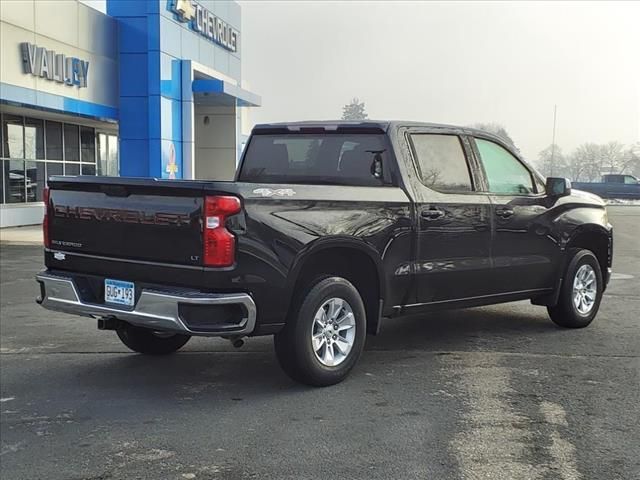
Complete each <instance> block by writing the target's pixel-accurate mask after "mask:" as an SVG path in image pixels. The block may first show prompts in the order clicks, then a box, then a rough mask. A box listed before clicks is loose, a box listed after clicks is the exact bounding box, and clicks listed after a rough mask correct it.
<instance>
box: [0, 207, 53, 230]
mask: <svg viewBox="0 0 640 480" xmlns="http://www.w3.org/2000/svg"><path fill="white" fill-rule="evenodd" d="M43 217H44V204H43V203H20V204H15V205H12V204H5V205H0V228H5V227H17V226H20V225H36V224H38V223H42V218H43Z"/></svg>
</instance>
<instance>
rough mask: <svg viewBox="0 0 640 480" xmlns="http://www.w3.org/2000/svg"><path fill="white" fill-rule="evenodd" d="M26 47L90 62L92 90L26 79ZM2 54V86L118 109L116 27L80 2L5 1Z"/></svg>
mask: <svg viewBox="0 0 640 480" xmlns="http://www.w3.org/2000/svg"><path fill="white" fill-rule="evenodd" d="M22 42H30V43H34V44H36V45H37V46H38V47H44V48H46V49H47V50H54V51H55V52H56V53H64V54H65V55H67V56H69V57H77V58H80V59H82V60H87V61H89V71H88V82H87V88H78V87H76V86H69V85H65V84H61V83H57V82H55V81H51V80H47V79H44V78H38V77H35V76H33V75H30V74H25V73H23V62H22V54H21V51H20V44H21V43H22ZM0 48H1V55H0V82H2V83H6V84H9V85H16V86H19V87H24V88H29V89H32V90H37V91H41V92H46V93H52V94H55V95H60V96H64V97H69V98H74V99H77V100H83V101H87V102H92V103H98V104H102V105H107V106H112V107H115V108H117V106H118V63H117V36H116V22H115V20H114V19H112V18H110V17H108V16H107V15H104V14H103V13H100V12H98V11H97V10H94V9H93V8H91V7H88V6H86V5H83V4H82V3H79V2H78V1H77V0H56V1H40V0H0Z"/></svg>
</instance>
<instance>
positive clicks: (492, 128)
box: [471, 123, 520, 152]
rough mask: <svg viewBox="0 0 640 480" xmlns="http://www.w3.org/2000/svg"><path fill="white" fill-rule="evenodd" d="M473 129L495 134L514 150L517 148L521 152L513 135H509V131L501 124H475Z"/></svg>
mask: <svg viewBox="0 0 640 480" xmlns="http://www.w3.org/2000/svg"><path fill="white" fill-rule="evenodd" d="M471 127H472V128H477V129H478V130H484V131H485V132H489V133H493V134H494V135H497V136H498V137H500V138H501V139H502V140H504V141H505V142H506V143H508V144H509V145H511V146H512V147H513V148H515V149H516V150H517V151H518V152H519V151H520V150H519V149H518V147H516V144H515V142H514V141H513V139H512V138H511V135H509V133H508V132H507V129H506V128H504V126H503V125H500V124H499V123H474V124H473V125H471Z"/></svg>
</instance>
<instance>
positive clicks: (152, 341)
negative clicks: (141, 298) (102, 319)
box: [116, 322, 191, 355]
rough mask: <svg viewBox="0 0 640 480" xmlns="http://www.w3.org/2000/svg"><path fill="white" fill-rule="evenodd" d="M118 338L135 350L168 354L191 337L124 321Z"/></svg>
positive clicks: (150, 353) (117, 331)
mask: <svg viewBox="0 0 640 480" xmlns="http://www.w3.org/2000/svg"><path fill="white" fill-rule="evenodd" d="M116 333H117V334H118V338H120V340H121V341H122V343H124V344H125V345H126V346H127V347H129V348H130V349H131V350H133V351H134V352H138V353H145V354H147V355H168V354H170V353H173V352H175V351H177V350H179V349H180V348H182V347H183V346H184V345H185V344H186V343H187V342H188V341H189V339H190V338H191V336H189V335H181V334H179V333H167V332H157V331H155V330H150V329H148V328H140V327H136V326H133V325H131V324H128V323H124V322H122V323H121V324H120V325H119V326H118V328H117V329H116Z"/></svg>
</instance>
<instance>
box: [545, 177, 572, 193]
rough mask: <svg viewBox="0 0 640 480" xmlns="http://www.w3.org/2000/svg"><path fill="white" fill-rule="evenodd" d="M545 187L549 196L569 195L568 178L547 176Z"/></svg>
mask: <svg viewBox="0 0 640 480" xmlns="http://www.w3.org/2000/svg"><path fill="white" fill-rule="evenodd" d="M545 189H546V190H547V195H549V196H550V197H564V196H566V195H571V181H570V180H569V179H568V178H562V177H547V183H546V185H545Z"/></svg>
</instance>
